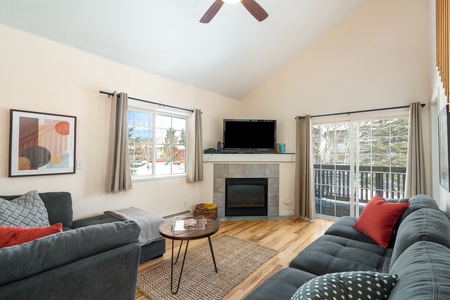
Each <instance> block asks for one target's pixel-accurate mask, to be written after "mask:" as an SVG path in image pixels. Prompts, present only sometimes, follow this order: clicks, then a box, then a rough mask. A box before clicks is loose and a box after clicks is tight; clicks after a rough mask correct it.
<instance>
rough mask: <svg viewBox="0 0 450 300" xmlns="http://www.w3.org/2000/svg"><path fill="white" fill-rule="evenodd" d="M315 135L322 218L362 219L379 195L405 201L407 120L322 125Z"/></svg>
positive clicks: (316, 127) (316, 125) (318, 203)
mask: <svg viewBox="0 0 450 300" xmlns="http://www.w3.org/2000/svg"><path fill="white" fill-rule="evenodd" d="M312 131H313V132H312V145H313V163H314V188H315V198H316V213H317V214H320V215H326V216H331V217H341V216H359V214H360V212H361V211H362V209H363V208H364V206H365V204H366V203H367V202H368V201H369V200H370V199H371V198H372V197H373V196H374V195H375V194H379V195H381V196H382V197H384V198H385V199H387V198H389V199H399V198H403V197H404V191H405V177H406V158H407V145H408V117H407V116H405V115H401V116H395V117H389V118H383V119H381V118H374V119H370V120H361V119H359V120H345V121H335V122H331V121H328V122H327V121H323V120H322V121H321V122H313V124H312Z"/></svg>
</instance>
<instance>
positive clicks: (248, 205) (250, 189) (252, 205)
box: [225, 178, 268, 216]
mask: <svg viewBox="0 0 450 300" xmlns="http://www.w3.org/2000/svg"><path fill="white" fill-rule="evenodd" d="M267 183H268V179H267V178H226V179H225V216H267V202H268V201H267V199H268V196H267Z"/></svg>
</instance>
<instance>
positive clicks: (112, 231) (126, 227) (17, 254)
mask: <svg viewBox="0 0 450 300" xmlns="http://www.w3.org/2000/svg"><path fill="white" fill-rule="evenodd" d="M139 233H140V228H139V226H138V225H137V224H136V223H135V222H133V221H126V222H114V223H108V224H101V225H92V226H88V227H83V228H78V229H75V230H69V231H65V232H61V233H57V234H52V235H49V236H47V237H44V238H40V239H37V240H34V241H32V242H29V243H25V244H21V245H18V246H12V247H6V248H1V249H0V270H8V272H0V286H2V285H5V284H8V283H11V282H14V281H16V280H19V279H22V278H26V277H28V276H33V275H36V274H39V273H41V272H45V271H47V270H51V269H54V268H56V267H58V266H63V265H66V264H70V263H72V262H75V261H77V260H80V259H83V258H86V257H89V256H92V255H95V254H98V253H102V252H105V251H108V250H111V249H115V248H117V247H120V246H123V245H126V244H130V243H137V242H138V236H139Z"/></svg>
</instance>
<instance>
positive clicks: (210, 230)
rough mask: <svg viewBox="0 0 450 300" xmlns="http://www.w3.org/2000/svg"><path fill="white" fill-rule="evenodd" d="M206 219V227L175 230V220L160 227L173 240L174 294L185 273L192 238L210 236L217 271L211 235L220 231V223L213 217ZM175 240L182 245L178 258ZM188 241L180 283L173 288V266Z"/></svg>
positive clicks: (171, 278) (161, 231) (171, 274)
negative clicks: (175, 250)
mask: <svg viewBox="0 0 450 300" xmlns="http://www.w3.org/2000/svg"><path fill="white" fill-rule="evenodd" d="M204 220H206V224H205V228H204V229H186V230H173V226H174V222H173V221H166V222H164V223H163V224H161V226H160V227H159V233H160V234H161V235H162V236H163V237H165V238H168V239H171V240H172V263H171V268H170V291H171V292H172V294H176V293H178V289H179V288H180V282H181V275H183V268H184V263H185V260H186V254H187V250H188V246H189V241H190V240H198V239H203V238H208V242H209V249H210V250H211V256H212V260H213V263H214V270H215V271H216V273H217V265H216V259H215V258H214V250H213V247H212V243H211V236H212V235H213V234H215V233H216V232H217V231H219V223H217V222H216V221H214V220H211V219H204ZM175 240H178V241H181V243H180V247H179V248H178V254H177V257H176V259H174V249H175V247H174V242H175ZM184 241H186V247H185V250H184V255H183V262H182V263H181V270H180V275H179V277H178V283H177V287H176V290H174V289H173V266H174V265H175V264H176V263H177V262H178V258H179V256H180V252H181V247H182V246H183V242H184Z"/></svg>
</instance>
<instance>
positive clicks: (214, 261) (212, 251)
mask: <svg viewBox="0 0 450 300" xmlns="http://www.w3.org/2000/svg"><path fill="white" fill-rule="evenodd" d="M208 242H209V249H211V256H212V259H213V263H214V269H215V270H216V273H217V265H216V259H215V258H214V250H213V247H212V243H211V238H210V237H209V236H208Z"/></svg>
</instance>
